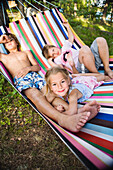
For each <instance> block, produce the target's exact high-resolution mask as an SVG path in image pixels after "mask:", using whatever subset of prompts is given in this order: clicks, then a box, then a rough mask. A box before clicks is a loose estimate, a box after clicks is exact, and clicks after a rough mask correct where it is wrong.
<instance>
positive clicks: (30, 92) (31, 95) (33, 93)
mask: <svg viewBox="0 0 113 170" xmlns="http://www.w3.org/2000/svg"><path fill="white" fill-rule="evenodd" d="M24 94H25V95H26V96H27V98H28V99H30V100H33V99H36V98H37V99H38V98H39V96H40V95H41V92H40V91H39V90H38V89H36V88H29V89H26V90H25V91H24Z"/></svg>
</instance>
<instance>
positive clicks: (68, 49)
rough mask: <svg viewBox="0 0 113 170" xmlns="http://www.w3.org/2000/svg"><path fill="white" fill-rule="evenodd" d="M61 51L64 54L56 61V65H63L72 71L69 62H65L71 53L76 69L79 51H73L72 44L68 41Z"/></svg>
mask: <svg viewBox="0 0 113 170" xmlns="http://www.w3.org/2000/svg"><path fill="white" fill-rule="evenodd" d="M61 50H62V54H61V55H59V56H58V57H56V58H55V59H54V62H55V64H62V65H64V66H66V67H67V68H69V69H71V70H72V67H71V66H70V64H69V63H68V61H66V60H65V58H66V55H67V53H71V56H72V58H73V60H74V63H75V67H77V62H78V56H79V50H76V49H73V48H72V43H71V42H70V41H68V40H66V41H65V43H64V45H63V46H62V49H61Z"/></svg>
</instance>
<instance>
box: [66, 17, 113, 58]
mask: <svg viewBox="0 0 113 170" xmlns="http://www.w3.org/2000/svg"><path fill="white" fill-rule="evenodd" d="M69 23H70V25H71V26H72V28H73V29H74V31H75V32H76V33H77V35H78V36H79V37H80V38H81V40H82V41H83V42H84V43H85V44H86V45H88V46H90V45H91V43H92V42H93V40H94V39H95V38H96V37H104V38H105V39H106V40H107V43H108V47H109V53H110V55H113V24H111V25H110V24H108V25H106V24H104V23H102V22H99V21H95V22H91V21H90V22H89V21H88V20H86V19H77V18H75V19H73V20H69Z"/></svg>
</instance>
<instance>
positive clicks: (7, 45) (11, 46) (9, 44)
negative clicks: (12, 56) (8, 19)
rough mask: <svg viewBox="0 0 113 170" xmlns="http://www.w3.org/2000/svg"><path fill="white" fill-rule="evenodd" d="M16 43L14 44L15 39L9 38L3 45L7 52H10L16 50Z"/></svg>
mask: <svg viewBox="0 0 113 170" xmlns="http://www.w3.org/2000/svg"><path fill="white" fill-rule="evenodd" d="M17 45H18V44H17V43H16V41H15V39H14V38H10V39H8V41H7V42H6V43H5V48H6V49H7V50H8V51H10V50H12V49H15V48H17Z"/></svg>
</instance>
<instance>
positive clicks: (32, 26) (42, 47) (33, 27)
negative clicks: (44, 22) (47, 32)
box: [28, 18, 43, 48]
mask: <svg viewBox="0 0 113 170" xmlns="http://www.w3.org/2000/svg"><path fill="white" fill-rule="evenodd" d="M28 22H29V25H30V26H31V28H32V30H33V32H34V34H35V36H36V38H37V39H38V41H39V43H40V45H41V47H42V48H43V45H42V43H41V41H40V39H39V37H38V35H37V33H36V31H35V29H34V27H33V26H32V23H31V21H30V19H29V18H28Z"/></svg>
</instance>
